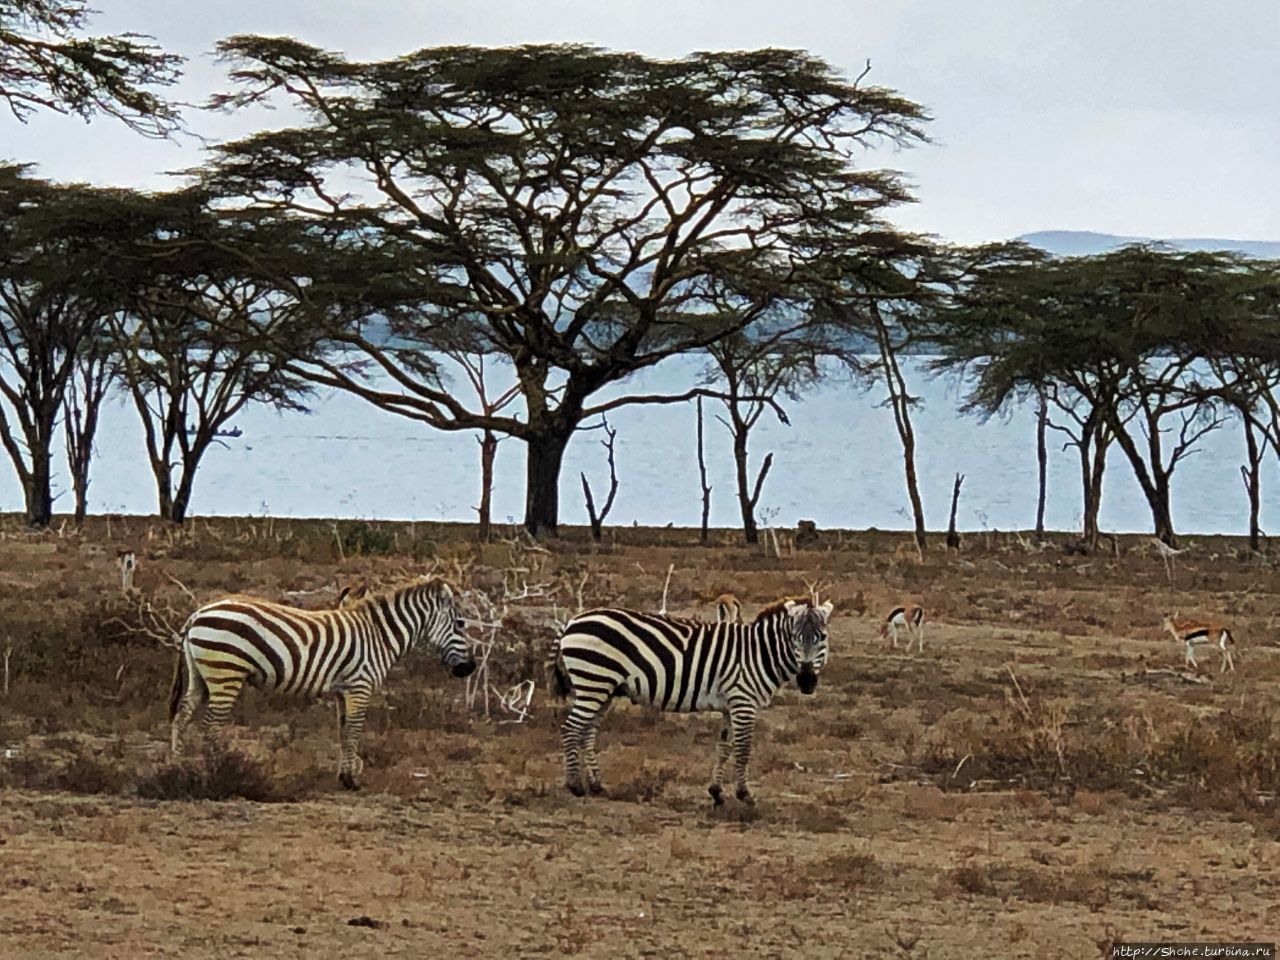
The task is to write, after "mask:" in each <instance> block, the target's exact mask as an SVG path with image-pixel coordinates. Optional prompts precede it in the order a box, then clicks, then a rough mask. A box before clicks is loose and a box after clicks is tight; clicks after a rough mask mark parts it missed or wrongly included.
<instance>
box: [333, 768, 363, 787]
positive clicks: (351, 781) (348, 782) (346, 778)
mask: <svg viewBox="0 0 1280 960" xmlns="http://www.w3.org/2000/svg"><path fill="white" fill-rule="evenodd" d="M338 782H339V783H340V784H342V786H343V787H344V788H345V789H347V790H359V789H360V784H358V783H356V778H355V776H353V775H352V774H351V773H348V772H347V771H345V770H344V771H343V772H342V773H340V774H338Z"/></svg>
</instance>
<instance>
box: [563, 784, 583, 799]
mask: <svg viewBox="0 0 1280 960" xmlns="http://www.w3.org/2000/svg"><path fill="white" fill-rule="evenodd" d="M564 786H565V789H566V790H568V791H569V792H570V793H572V794H573V795H574V796H575V797H584V796H586V794H587V791H585V790H583V789H582V784H580V783H566V784H565V785H564Z"/></svg>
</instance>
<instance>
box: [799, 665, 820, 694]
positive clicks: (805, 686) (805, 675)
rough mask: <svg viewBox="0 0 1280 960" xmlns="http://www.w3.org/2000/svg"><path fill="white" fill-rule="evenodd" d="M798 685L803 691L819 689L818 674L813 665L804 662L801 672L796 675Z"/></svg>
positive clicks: (808, 691)
mask: <svg viewBox="0 0 1280 960" xmlns="http://www.w3.org/2000/svg"><path fill="white" fill-rule="evenodd" d="M796 686H797V687H799V688H800V692H801V693H813V691H815V690H817V689H818V675H817V674H816V673H815V672H814V670H813V667H812V665H810V664H807V663H805V664H802V665H801V666H800V673H799V674H797V675H796Z"/></svg>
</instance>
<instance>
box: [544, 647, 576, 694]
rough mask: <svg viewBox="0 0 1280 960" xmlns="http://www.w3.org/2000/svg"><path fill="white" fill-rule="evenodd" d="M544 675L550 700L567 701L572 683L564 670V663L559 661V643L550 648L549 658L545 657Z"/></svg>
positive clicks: (571, 690) (571, 689)
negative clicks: (545, 675) (545, 674)
mask: <svg viewBox="0 0 1280 960" xmlns="http://www.w3.org/2000/svg"><path fill="white" fill-rule="evenodd" d="M546 673H547V686H548V687H549V688H550V690H551V696H552V698H553V699H555V700H567V699H568V698H569V694H570V693H572V692H573V682H572V681H571V680H570V679H569V674H568V672H567V671H566V670H565V668H564V661H563V660H561V659H560V644H559V643H557V644H556V645H555V646H554V647H552V648H551V656H549V657H547V663H546Z"/></svg>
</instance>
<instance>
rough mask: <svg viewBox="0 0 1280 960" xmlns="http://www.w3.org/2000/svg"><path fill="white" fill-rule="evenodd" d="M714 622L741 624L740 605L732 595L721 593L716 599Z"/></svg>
mask: <svg viewBox="0 0 1280 960" xmlns="http://www.w3.org/2000/svg"><path fill="white" fill-rule="evenodd" d="M716 622H718V623H741V622H742V604H741V603H740V602H739V601H738V598H737V597H735V596H734V595H733V594H732V593H722V594H720V596H718V597H716Z"/></svg>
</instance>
